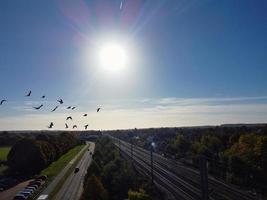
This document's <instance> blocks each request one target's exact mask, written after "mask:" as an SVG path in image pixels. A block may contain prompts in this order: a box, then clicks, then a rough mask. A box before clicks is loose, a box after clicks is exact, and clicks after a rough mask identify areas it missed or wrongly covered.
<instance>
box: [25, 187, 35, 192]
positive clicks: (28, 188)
mask: <svg viewBox="0 0 267 200" xmlns="http://www.w3.org/2000/svg"><path fill="white" fill-rule="evenodd" d="M24 190H32V191H33V192H34V191H35V190H36V188H35V187H32V186H28V187H26V188H25V189H24Z"/></svg>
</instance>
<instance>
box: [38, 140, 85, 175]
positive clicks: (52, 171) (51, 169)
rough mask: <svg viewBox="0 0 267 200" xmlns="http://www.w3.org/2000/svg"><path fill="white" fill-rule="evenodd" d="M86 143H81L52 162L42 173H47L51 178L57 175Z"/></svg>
mask: <svg viewBox="0 0 267 200" xmlns="http://www.w3.org/2000/svg"><path fill="white" fill-rule="evenodd" d="M83 147H84V145H79V146H76V147H74V148H72V149H71V150H69V151H68V152H67V153H65V154H64V155H62V156H61V157H60V158H59V159H58V160H57V161H55V162H53V163H51V164H50V165H49V166H48V167H47V168H45V169H44V170H43V171H41V175H46V176H47V177H48V178H49V180H51V179H52V178H53V177H55V176H56V175H57V174H58V173H59V172H60V171H61V170H62V169H63V168H64V167H65V166H66V165H67V164H68V163H69V162H70V161H71V160H72V159H73V158H74V157H75V155H77V153H79V152H80V151H81V149H82V148H83Z"/></svg>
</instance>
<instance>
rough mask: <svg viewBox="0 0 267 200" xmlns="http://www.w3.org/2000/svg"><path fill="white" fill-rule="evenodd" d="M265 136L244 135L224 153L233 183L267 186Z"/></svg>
mask: <svg viewBox="0 0 267 200" xmlns="http://www.w3.org/2000/svg"><path fill="white" fill-rule="evenodd" d="M266 153H267V136H263V135H257V134H244V135H241V136H240V137H239V140H238V141H237V142H236V143H234V144H233V145H232V146H231V147H230V148H229V149H227V150H226V151H225V155H226V156H228V157H229V167H230V172H231V175H232V180H233V182H236V183H238V184H242V185H254V186H255V185H259V184H267V170H266V164H267V156H266Z"/></svg>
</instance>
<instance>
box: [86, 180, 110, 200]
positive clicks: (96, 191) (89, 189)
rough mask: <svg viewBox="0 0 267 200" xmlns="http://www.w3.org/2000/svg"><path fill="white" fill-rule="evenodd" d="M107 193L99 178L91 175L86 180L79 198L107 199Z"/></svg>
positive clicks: (89, 199) (91, 199)
mask: <svg viewBox="0 0 267 200" xmlns="http://www.w3.org/2000/svg"><path fill="white" fill-rule="evenodd" d="M107 199H108V194H107V191H106V189H105V188H104V186H103V184H102V182H101V180H100V179H99V178H98V177H97V176H95V175H92V176H90V177H89V178H88V179H87V180H86V184H85V188H84V191H83V195H82V198H81V200H107Z"/></svg>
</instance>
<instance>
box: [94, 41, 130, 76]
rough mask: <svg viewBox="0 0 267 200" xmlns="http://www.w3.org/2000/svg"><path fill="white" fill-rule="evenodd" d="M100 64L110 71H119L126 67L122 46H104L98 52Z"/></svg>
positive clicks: (112, 44)
mask: <svg viewBox="0 0 267 200" xmlns="http://www.w3.org/2000/svg"><path fill="white" fill-rule="evenodd" d="M99 60H100V64H101V66H102V67H103V68H104V69H107V70H110V71H114V72H116V71H121V70H122V69H123V68H125V67H126V65H127V61H128V59H127V54H126V51H125V49H124V47H123V46H121V45H119V44H116V43H110V44H105V45H104V46H103V47H102V48H101V49H100V52H99Z"/></svg>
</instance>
